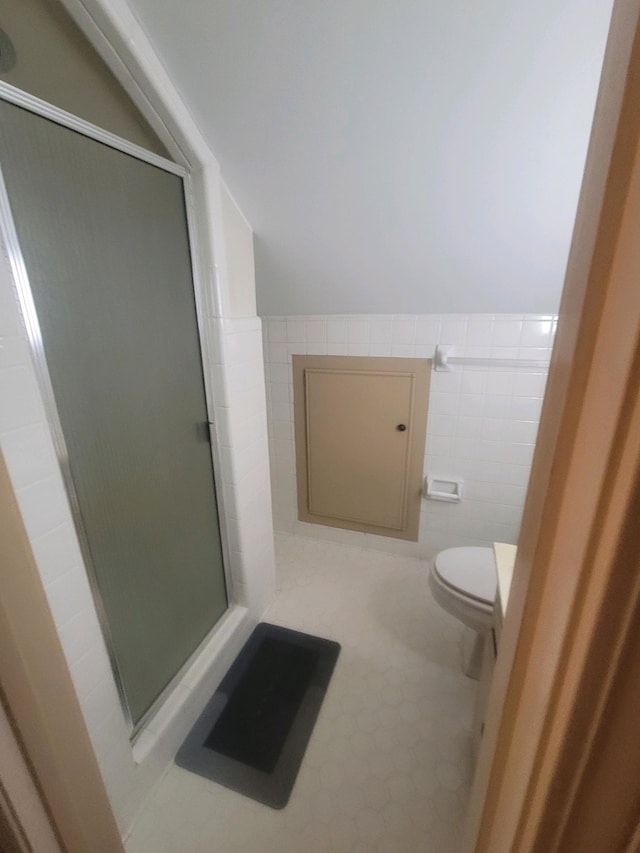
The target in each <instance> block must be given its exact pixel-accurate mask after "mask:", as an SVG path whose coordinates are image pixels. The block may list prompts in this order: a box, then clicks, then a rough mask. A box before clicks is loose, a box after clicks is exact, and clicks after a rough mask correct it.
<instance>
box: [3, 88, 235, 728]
mask: <svg viewBox="0 0 640 853" xmlns="http://www.w3.org/2000/svg"><path fill="white" fill-rule="evenodd" d="M0 168H1V171H2V175H1V177H0V207H1V208H2V228H3V236H4V239H5V243H6V245H7V247H8V249H9V254H10V260H11V263H12V268H13V271H14V276H15V278H16V283H17V286H18V291H19V295H20V300H21V304H22V309H23V314H24V316H25V320H26V323H27V329H28V333H29V337H30V342H31V346H32V352H33V357H34V360H35V362H36V367H37V370H38V374H39V378H40V384H41V390H42V394H43V397H44V399H45V404H46V405H47V410H48V417H49V422H50V426H51V429H52V433H53V436H54V440H55V443H56V448H57V451H58V456H59V460H60V464H61V466H62V470H63V474H64V476H65V482H66V486H67V491H68V495H69V499H70V502H71V506H72V510H73V513H74V518H75V522H76V528H77V532H78V536H79V539H80V542H81V545H82V548H83V553H84V558H85V563H86V565H87V567H88V570H89V574H90V580H91V582H92V588H93V591H94V598H95V601H96V606H97V609H98V612H99V616H100V619H101V623H102V627H103V632H104V634H105V639H106V642H107V646H108V648H109V652H110V655H111V661H112V666H113V669H114V673H115V677H116V682H117V684H118V687H119V690H120V694H121V699H122V702H123V706H124V708H125V713H126V715H127V717H128V720H129V723H130V726H131V731H132V733H134V732H135V731H137V730H138V729H139V728H140V727H141V725H143V724H144V721H145V720H146V719H147V718H148V716H149V714H150V713H151V712H152V711H153V710H154V708H155V707H156V705H157V703H158V702H159V701H160V700H161V698H162V696H163V694H164V693H165V692H166V691H167V690H168V689H169V688H170V686H171V684H172V683H173V682H174V680H175V679H176V677H177V676H178V675H179V673H180V671H181V670H182V669H183V667H184V666H185V664H186V663H187V662H188V661H189V659H190V658H191V657H192V656H193V654H194V653H195V652H196V650H197V649H198V648H199V647H200V645H201V644H202V643H203V642H204V641H205V639H206V638H207V637H208V635H209V634H210V632H211V631H212V629H213V627H214V626H215V624H216V623H217V621H218V620H219V619H220V617H221V616H222V615H223V614H224V612H225V611H226V609H227V605H228V598H227V591H226V583H225V571H224V566H223V556H222V547H221V539H220V528H219V523H218V510H217V504H216V494H215V483H214V471H213V464H212V453H211V445H210V429H209V417H208V414H207V410H208V406H207V400H206V395H205V383H204V377H203V368H202V355H201V347H200V339H199V327H198V311H197V305H198V299H197V293H196V292H194V280H193V275H192V265H191V247H190V243H189V229H188V217H187V211H188V207H187V201H186V199H188V195H187V192H188V183H187V181H188V176H187V175H186V174H185V171H184V170H183V169H181V168H180V167H178V166H176V165H175V164H173V163H171V162H169V161H167V160H163V159H162V158H160V157H158V156H157V155H154V154H151V153H149V152H145V151H143V150H142V149H139V148H137V147H136V146H134V145H132V144H129V143H126V142H124V141H123V140H119V139H117V138H116V137H112V136H111V135H110V134H108V133H106V132H103V131H100V130H98V129H96V128H93V127H92V126H90V125H87V124H86V123H84V122H81V121H79V120H74V119H73V117H68V116H66V115H65V114H62V113H61V112H60V111H58V110H55V109H54V108H51V107H48V105H43V104H42V102H39V101H37V100H36V99H33V98H30V97H29V96H22V95H21V93H18V92H17V90H12V89H11V87H9V86H6V85H4V84H3V86H2V88H1V89H0Z"/></svg>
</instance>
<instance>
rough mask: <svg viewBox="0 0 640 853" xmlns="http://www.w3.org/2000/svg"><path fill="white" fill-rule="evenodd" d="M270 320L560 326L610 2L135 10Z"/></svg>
mask: <svg viewBox="0 0 640 853" xmlns="http://www.w3.org/2000/svg"><path fill="white" fill-rule="evenodd" d="M129 2H130V4H131V7H132V8H133V10H134V12H135V13H136V14H137V16H138V18H139V20H140V21H141V23H142V25H143V27H144V28H145V29H146V31H147V33H148V34H149V36H150V38H151V40H152V42H153V43H154V45H155V46H156V49H157V51H158V53H159V55H160V57H161V59H162V60H163V62H164V63H165V65H166V67H167V69H168V70H169V72H170V73H171V74H172V76H173V78H174V79H175V81H176V84H177V86H178V88H179V89H180V91H181V92H182V94H183V96H184V98H185V100H186V102H187V103H188V104H189V106H190V108H191V110H192V112H193V114H194V116H195V118H196V120H197V121H198V123H199V124H200V126H201V128H202V130H203V132H204V134H205V136H206V137H207V138H208V140H209V142H210V144H211V147H212V149H213V151H214V153H215V154H216V156H217V158H218V160H219V161H220V164H221V166H222V170H223V174H224V176H225V180H226V181H227V183H228V185H229V187H230V189H231V191H232V193H233V194H234V196H235V198H236V200H237V201H238V203H239V204H240V206H241V207H242V209H243V211H244V213H245V215H246V216H247V218H248V219H249V221H250V223H251V225H252V227H253V229H254V232H255V247H256V273H257V287H258V306H259V312H260V313H261V314H290V313H300V314H318V313H321V314H322V313H349V312H358V313H414V312H415V313H423V312H431V311H433V312H457V311H460V312H474V311H475V312H498V311H502V312H511V313H520V312H538V313H548V312H552V311H555V310H556V308H557V305H558V301H559V297H560V291H561V288H562V280H563V276H564V269H565V265H566V260H567V254H568V249H569V242H570V238H571V230H572V226H573V220H574V216H575V208H576V203H577V198H578V192H579V187H580V180H581V175H582V170H583V167H584V158H585V154H586V148H587V142H588V136H589V131H590V125H591V121H592V117H593V109H594V104H595V97H596V91H597V85H598V79H599V75H600V70H601V65H602V56H603V51H604V44H605V40H606V34H607V28H608V24H609V17H610V13H611V5H612V3H611V0H482V2H469V0H183V2H175V0H129Z"/></svg>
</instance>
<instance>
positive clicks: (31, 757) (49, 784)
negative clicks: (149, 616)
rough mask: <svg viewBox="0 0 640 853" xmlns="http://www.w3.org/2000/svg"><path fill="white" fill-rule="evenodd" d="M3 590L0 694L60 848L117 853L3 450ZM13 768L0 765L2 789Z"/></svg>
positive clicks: (0, 576)
mask: <svg viewBox="0 0 640 853" xmlns="http://www.w3.org/2000/svg"><path fill="white" fill-rule="evenodd" d="M0 589H2V595H1V596H0V693H1V694H2V697H3V705H4V706H5V707H6V710H7V714H8V715H9V716H10V718H11V720H12V723H13V730H14V732H15V736H16V739H17V740H18V741H19V743H20V746H21V748H22V753H23V755H24V757H25V759H26V762H27V764H28V765H29V766H30V768H31V771H32V777H33V779H34V780H35V783H36V786H37V788H38V789H39V791H40V795H41V799H42V803H43V804H44V807H45V810H46V812H48V814H49V818H50V821H51V824H52V826H53V828H54V831H55V835H56V836H57V839H58V841H59V843H60V847H61V848H62V849H63V850H65V851H68V853H118V851H122V850H123V847H122V842H121V840H120V833H119V831H118V828H117V825H116V822H115V818H114V816H113V812H112V809H111V805H110V803H109V799H108V796H107V792H106V789H105V787H104V782H103V780H102V776H101V774H100V770H99V768H98V763H97V761H96V757H95V754H94V751H93V747H92V744H91V741H90V740H89V735H88V732H87V728H86V725H85V722H84V718H83V716H82V710H81V708H80V704H79V702H78V698H77V696H76V692H75V689H74V686H73V682H72V680H71V675H70V673H69V669H68V667H67V663H66V660H65V657H64V652H63V651H62V646H61V644H60V639H59V637H58V633H57V631H56V627H55V625H54V622H53V617H52V616H51V611H50V610H49V606H48V603H47V599H46V596H45V592H44V588H43V586H42V581H41V579H40V575H39V573H38V569H37V567H36V565H35V561H34V558H33V554H32V552H31V548H30V546H29V542H28V539H27V534H26V531H25V529H24V524H23V523H22V518H21V516H20V512H19V510H18V505H17V503H16V500H15V495H14V492H13V488H12V485H11V481H10V480H9V475H8V473H7V469H6V466H5V464H4V458H3V457H2V454H1V453H0ZM9 770H10V768H9V767H7V766H4V765H1V766H0V784H2V783H3V776H4V774H6V773H8V772H9ZM3 788H4V789H5V791H7V792H10V791H11V786H10V785H8V784H3ZM25 829H26V830H28V829H29V827H28V826H26V827H25Z"/></svg>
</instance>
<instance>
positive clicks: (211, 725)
mask: <svg viewBox="0 0 640 853" xmlns="http://www.w3.org/2000/svg"><path fill="white" fill-rule="evenodd" d="M339 653H340V646H339V644H338V643H334V642H333V641H332V640H323V639H321V638H320V637H312V636H311V635H309V634H301V633H299V632H298V631H291V630H289V629H288V628H280V627H279V626H278V625H269V624H268V623H266V622H261V623H260V624H259V625H258V626H257V627H256V629H255V630H254V632H253V633H252V634H251V636H250V637H249V639H248V640H247V642H246V644H245V646H244V648H243V649H242V651H241V652H240V654H239V655H238V657H237V658H236V659H235V661H234V663H233V664H232V666H231V668H230V670H229V671H228V672H227V674H226V675H225V677H224V678H223V680H222V682H221V684H220V687H219V688H218V689H217V690H216V692H215V693H214V694H213V696H212V698H211V700H210V701H209V703H208V705H207V707H206V708H205V709H204V711H203V712H202V714H201V716H200V718H199V719H198V722H197V723H196V724H195V726H194V727H193V728H192V729H191V731H190V732H189V735H188V736H187V739H186V740H185V742H184V743H183V744H182V746H181V747H180V750H179V751H178V754H177V755H176V764H179V765H180V767H184V768H185V769H186V770H191V771H193V772H194V773H198V774H199V775H200V776H206V777H207V778H208V779H213V781H214V782H219V783H220V784H221V785H225V786H226V787H227V788H232V789H233V790H234V791H239V792H240V793H241V794H245V795H246V796H248V797H252V798H253V799H254V800H258V801H259V802H261V803H264V804H265V805H267V806H271V807H272V808H274V809H281V808H283V807H284V806H286V804H287V802H288V800H289V796H290V794H291V790H292V788H293V784H294V782H295V780H296V776H297V775H298V770H299V768H300V764H301V762H302V757H303V755H304V751H305V749H306V748H307V744H308V742H309V738H310V737H311V732H312V731H313V726H314V724H315V721H316V719H317V717H318V713H319V711H320V706H321V705H322V700H323V699H324V694H325V692H326V689H327V686H328V684H329V680H330V678H331V674H332V672H333V668H334V666H335V663H336V660H337V659H338V655H339Z"/></svg>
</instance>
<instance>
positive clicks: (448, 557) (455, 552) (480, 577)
mask: <svg viewBox="0 0 640 853" xmlns="http://www.w3.org/2000/svg"><path fill="white" fill-rule="evenodd" d="M434 569H435V572H436V574H437V576H438V578H439V580H440V581H441V582H442V583H443V584H444V585H445V586H447V587H448V588H449V589H451V590H452V591H453V592H455V593H457V595H461V596H464V597H466V598H468V599H470V600H471V601H477V602H478V603H479V604H480V605H485V606H487V605H488V606H490V607H492V606H493V603H494V601H495V598H496V590H497V577H496V568H495V560H494V557H493V551H492V550H491V548H480V547H463V548H447V549H446V550H445V551H441V552H440V553H439V554H437V555H436V557H435V559H434Z"/></svg>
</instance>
